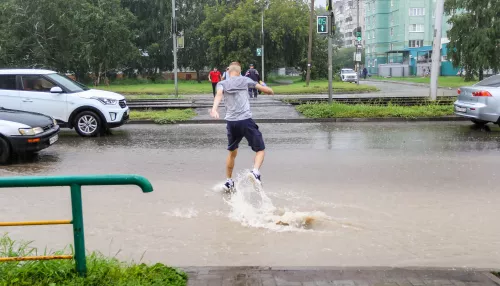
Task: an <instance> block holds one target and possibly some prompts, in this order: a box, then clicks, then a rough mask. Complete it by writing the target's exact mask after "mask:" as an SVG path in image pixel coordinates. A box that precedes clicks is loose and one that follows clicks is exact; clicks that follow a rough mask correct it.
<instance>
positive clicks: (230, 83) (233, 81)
mask: <svg viewBox="0 0 500 286" xmlns="http://www.w3.org/2000/svg"><path fill="white" fill-rule="evenodd" d="M229 76H230V77H229V79H227V80H224V81H221V82H219V84H217V95H216V96H215V99H214V105H213V107H212V110H211V111H210V115H211V116H212V117H213V118H216V119H218V118H219V113H218V112H217V109H218V107H219V104H220V103H221V101H222V98H224V103H225V106H226V117H225V120H226V121H227V127H226V128H227V139H228V147H227V150H229V154H228V156H227V159H226V177H227V180H226V183H225V184H224V186H223V188H224V189H225V190H226V191H233V190H234V181H233V169H234V161H235V159H236V155H238V147H239V143H240V141H241V140H242V139H243V137H245V138H246V140H247V141H248V145H249V146H250V147H252V150H253V151H254V152H255V159H254V165H253V170H252V171H251V172H250V173H249V177H250V178H251V179H252V180H253V181H254V183H255V184H257V185H261V181H260V172H259V169H260V167H261V166H262V163H263V162H264V149H265V148H266V147H265V145H264V139H263V138H262V133H261V132H260V131H259V127H258V126H257V124H255V122H254V121H253V119H252V112H251V111H250V101H249V99H248V88H256V89H258V90H260V91H262V92H264V93H267V94H270V95H273V94H274V92H273V90H272V89H271V88H269V87H266V86H262V85H260V84H258V83H256V82H255V81H253V80H252V79H250V78H248V77H244V76H241V65H240V64H239V63H238V62H233V63H231V64H230V65H229Z"/></svg>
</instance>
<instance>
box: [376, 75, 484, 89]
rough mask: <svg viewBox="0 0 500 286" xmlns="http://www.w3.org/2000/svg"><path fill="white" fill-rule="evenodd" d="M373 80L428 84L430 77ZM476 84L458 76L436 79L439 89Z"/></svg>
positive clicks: (377, 77)
mask: <svg viewBox="0 0 500 286" xmlns="http://www.w3.org/2000/svg"><path fill="white" fill-rule="evenodd" d="M372 78H373V79H378V80H392V81H403V82H413V83H425V84H430V82H431V79H430V77H391V78H384V77H379V76H374V77H372ZM475 83H477V81H468V82H466V81H464V78H462V77H459V76H440V77H439V78H438V85H439V86H440V87H450V88H459V87H461V86H471V85H473V84H475Z"/></svg>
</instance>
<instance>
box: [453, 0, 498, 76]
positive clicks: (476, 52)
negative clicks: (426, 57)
mask: <svg viewBox="0 0 500 286" xmlns="http://www.w3.org/2000/svg"><path fill="white" fill-rule="evenodd" d="M463 11H465V12H464V13H462V12H463ZM445 12H446V13H447V14H449V15H451V17H450V19H449V20H448V22H449V23H450V24H452V25H453V26H452V28H451V29H450V31H449V32H448V38H449V39H450V43H449V44H448V57H449V58H451V59H452V62H453V65H454V66H455V67H458V66H462V67H463V68H464V69H465V71H466V74H465V79H466V80H468V81H469V80H473V78H474V76H475V75H478V76H479V79H480V80H482V79H483V71H484V70H485V69H489V68H491V69H494V70H498V69H499V68H500V57H499V56H498V55H499V53H500V1H497V0H447V1H446V2H445Z"/></svg>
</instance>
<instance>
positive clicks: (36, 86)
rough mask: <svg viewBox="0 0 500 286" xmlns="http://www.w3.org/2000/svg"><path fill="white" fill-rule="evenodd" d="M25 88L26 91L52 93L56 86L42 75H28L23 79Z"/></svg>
mask: <svg viewBox="0 0 500 286" xmlns="http://www.w3.org/2000/svg"><path fill="white" fill-rule="evenodd" d="M22 83H23V88H22V90H25V91H37V92H50V89H51V88H53V87H54V86H56V85H54V84H53V83H51V82H50V81H48V80H46V79H45V78H44V77H42V76H40V75H26V76H23V77H22Z"/></svg>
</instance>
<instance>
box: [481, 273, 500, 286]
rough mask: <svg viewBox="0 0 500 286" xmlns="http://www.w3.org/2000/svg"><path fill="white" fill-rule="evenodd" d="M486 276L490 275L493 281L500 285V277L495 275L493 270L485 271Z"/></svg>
mask: <svg viewBox="0 0 500 286" xmlns="http://www.w3.org/2000/svg"><path fill="white" fill-rule="evenodd" d="M483 274H484V275H485V276H486V277H488V278H489V279H490V280H491V281H493V282H494V283H495V284H497V285H500V279H499V278H498V277H497V276H496V275H494V274H493V273H491V272H484V273H483Z"/></svg>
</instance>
